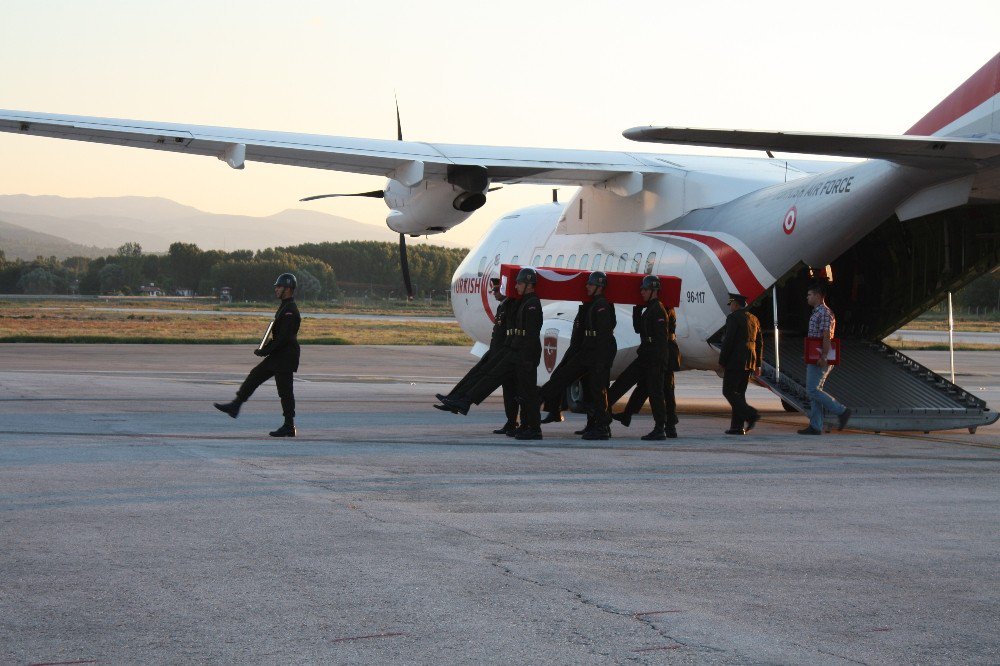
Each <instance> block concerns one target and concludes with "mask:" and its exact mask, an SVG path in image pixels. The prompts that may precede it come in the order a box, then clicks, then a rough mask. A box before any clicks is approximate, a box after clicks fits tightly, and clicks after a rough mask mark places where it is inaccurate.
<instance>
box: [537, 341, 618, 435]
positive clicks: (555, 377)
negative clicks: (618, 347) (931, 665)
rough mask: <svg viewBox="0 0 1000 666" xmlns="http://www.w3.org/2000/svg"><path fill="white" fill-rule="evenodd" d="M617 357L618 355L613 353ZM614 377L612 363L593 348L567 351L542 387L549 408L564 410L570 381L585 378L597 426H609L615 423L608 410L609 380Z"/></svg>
mask: <svg viewBox="0 0 1000 666" xmlns="http://www.w3.org/2000/svg"><path fill="white" fill-rule="evenodd" d="M611 358H612V359H613V358H614V355H613V354H612V355H611ZM610 378H611V362H610V361H605V360H604V359H603V358H600V356H599V355H598V354H596V353H594V352H592V351H590V350H584V351H580V352H576V353H574V354H573V355H572V356H571V355H569V354H567V355H566V358H564V359H563V361H562V363H560V364H559V367H557V368H556V369H555V370H554V371H553V372H552V376H551V377H550V378H549V381H547V382H545V386H543V387H542V390H541V398H542V400H543V401H544V406H545V411H547V412H552V411H558V410H560V409H562V404H563V397H564V396H565V394H566V389H567V388H568V387H569V385H570V384H572V383H573V382H575V381H576V380H578V379H582V384H583V390H584V394H585V396H586V400H587V402H588V403H589V405H588V406H589V410H590V413H591V414H590V415H591V418H592V420H593V423H594V425H598V426H606V425H608V424H609V423H611V413H610V412H609V411H608V382H609V381H610Z"/></svg>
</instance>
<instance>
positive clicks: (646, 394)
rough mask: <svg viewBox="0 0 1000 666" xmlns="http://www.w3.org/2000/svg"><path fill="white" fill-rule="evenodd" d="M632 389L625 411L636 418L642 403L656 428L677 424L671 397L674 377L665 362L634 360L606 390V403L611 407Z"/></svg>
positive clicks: (675, 405) (674, 406) (674, 402)
mask: <svg viewBox="0 0 1000 666" xmlns="http://www.w3.org/2000/svg"><path fill="white" fill-rule="evenodd" d="M633 386H635V390H634V391H632V395H631V396H629V400H628V404H627V405H626V407H625V411H626V412H628V413H629V414H637V413H638V412H639V410H640V409H642V405H643V403H644V402H646V400H647V399H648V400H649V407H650V409H651V410H652V411H653V420H655V421H656V423H658V424H660V425H675V424H676V423H677V401H676V399H675V396H674V373H673V371H671V370H668V369H667V363H666V361H659V360H651V359H645V358H641V357H640V358H637V359H635V360H634V361H632V362H631V363H630V364H629V365H628V367H627V368H625V370H624V371H623V372H622V373H621V374H620V375H618V379H616V380H615V383H614V384H612V385H611V388H610V389H609V390H608V403H609V404H611V405H613V404H615V403H616V402H618V401H619V400H621V397H622V396H623V395H625V393H626V392H627V391H628V390H629V389H630V388H632V387H633Z"/></svg>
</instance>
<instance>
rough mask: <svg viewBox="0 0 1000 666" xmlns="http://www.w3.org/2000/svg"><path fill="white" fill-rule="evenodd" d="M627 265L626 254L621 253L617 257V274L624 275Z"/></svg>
mask: <svg viewBox="0 0 1000 666" xmlns="http://www.w3.org/2000/svg"><path fill="white" fill-rule="evenodd" d="M627 264H628V252H622V253H621V255H619V257H618V272H619V273H624V272H625V267H626V265H627Z"/></svg>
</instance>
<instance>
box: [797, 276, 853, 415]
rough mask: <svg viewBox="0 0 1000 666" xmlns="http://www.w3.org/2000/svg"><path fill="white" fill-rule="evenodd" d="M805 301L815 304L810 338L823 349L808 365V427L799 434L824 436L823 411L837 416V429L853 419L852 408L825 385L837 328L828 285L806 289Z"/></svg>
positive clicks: (810, 321)
mask: <svg viewBox="0 0 1000 666" xmlns="http://www.w3.org/2000/svg"><path fill="white" fill-rule="evenodd" d="M806 302H807V303H809V305H811V306H812V308H813V311H812V315H811V316H810V317H809V332H808V333H807V335H808V336H809V337H810V338H819V339H820V342H821V349H820V354H819V359H818V360H817V361H816V363H815V365H813V364H809V363H807V364H806V392H807V393H808V394H809V427H808V428H803V429H802V430H799V431H798V433H799V434H800V435H822V434H823V412H824V411H827V412H830V413H832V414H836V415H837V422H838V423H837V425H838V430H843V429H844V427H845V426H846V425H847V422H848V420H850V418H851V410H850V409H849V408H847V407H845V406H844V405H842V404H840V403H839V402H837V401H836V400H834V399H833V396H831V395H830V394H829V393H826V392H825V391H823V384H825V383H826V378H827V377H829V376H830V370H832V369H833V368H832V367H831V366H830V365H829V364H828V363H827V356H828V355H829V353H830V344H831V342H830V341H831V340H832V339H833V333H834V330H835V329H836V327H837V318H836V317H834V316H833V311H831V310H830V308H828V307H827V305H826V285H825V284H823V283H821V282H817V283H816V284H814V285H812V286H811V287H809V291H808V292H806Z"/></svg>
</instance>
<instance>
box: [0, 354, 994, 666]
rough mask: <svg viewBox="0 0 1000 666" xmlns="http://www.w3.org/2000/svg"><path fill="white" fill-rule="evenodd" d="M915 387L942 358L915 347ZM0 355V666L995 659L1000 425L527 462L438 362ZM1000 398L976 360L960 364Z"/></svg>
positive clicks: (691, 439)
mask: <svg viewBox="0 0 1000 666" xmlns="http://www.w3.org/2000/svg"><path fill="white" fill-rule="evenodd" d="M912 355H913V356H914V357H915V358H917V359H918V360H919V361H920V362H922V363H924V364H925V365H928V366H929V367H931V368H932V369H934V370H936V371H938V372H941V371H943V370H945V369H946V368H947V353H945V352H925V353H913V354H912ZM255 360H256V359H255V357H253V356H252V355H251V354H250V349H249V348H244V347H235V346H228V345H227V346H209V345H193V346H173V345H155V346H140V345H32V344H21V345H0V543H2V544H3V545H4V554H3V557H2V558H0V663H12V664H42V663H49V664H51V663H57V662H74V663H101V664H105V663H191V662H199V663H218V662H225V663H235V662H240V663H275V662H280V663H307V662H327V663H330V662H332V663H373V662H377V663H389V664H392V663H399V664H403V663H428V664H429V663H435V664H437V663H510V662H515V663H608V662H613V663H673V662H677V663H760V662H775V663H810V664H842V663H913V662H919V663H981V664H989V663H997V662H998V661H1000V639H998V636H1000V583H998V580H1000V579H998V577H997V576H996V570H997V565H998V563H1000V562H998V560H1000V558H998V555H997V553H998V552H1000V548H998V547H1000V529H998V527H1000V524H998V518H997V516H998V515H1000V483H998V471H1000V427H998V426H997V425H993V426H990V427H988V428H981V429H980V430H979V432H978V433H977V434H976V435H970V434H968V433H967V432H965V431H960V432H949V433H933V434H931V435H922V434H899V435H874V434H870V433H859V432H851V431H848V432H844V433H833V434H829V435H826V436H823V437H813V438H804V437H800V436H797V435H796V434H795V430H796V429H797V428H800V427H803V425H804V423H805V421H804V419H803V418H802V417H801V416H798V415H792V414H786V413H784V412H783V411H781V408H780V405H779V403H778V401H777V400H776V399H774V398H773V397H772V396H771V395H770V394H769V393H767V392H765V391H764V390H762V389H759V388H752V389H751V391H750V394H749V398H750V401H751V403H753V404H756V405H757V406H758V407H760V408H762V409H764V410H765V411H766V413H765V415H764V419H763V421H762V422H761V423H760V424H759V425H758V426H757V428H756V429H755V430H754V431H753V433H752V435H751V436H749V437H745V438H733V437H727V436H725V435H723V434H722V431H723V430H724V429H725V427H726V424H727V421H728V415H727V414H726V413H725V409H724V403H723V401H722V399H721V397H720V396H719V389H720V383H721V380H719V379H718V378H717V377H715V376H714V375H712V374H710V373H701V372H690V373H681V374H680V375H678V396H679V403H680V407H681V415H680V416H681V423H680V425H679V427H678V430H679V432H680V438H679V439H677V440H673V441H670V442H667V443H654V444H649V443H646V442H641V441H640V440H639V439H638V436H639V435H641V434H643V433H645V432H646V431H647V430H648V429H649V427H650V426H651V419H650V417H649V415H648V414H644V415H641V416H639V417H637V418H636V420H635V421H634V422H633V425H632V427H631V428H629V429H625V428H621V427H620V426H617V424H616V426H617V427H616V429H615V431H614V434H615V437H614V439H612V440H611V441H608V442H584V441H582V440H580V439H578V438H576V437H574V436H573V435H572V431H573V430H574V429H576V428H579V427H582V422H581V421H580V417H577V416H570V418H569V420H568V421H567V422H565V423H561V424H556V425H554V426H552V427H547V428H546V430H545V437H546V439H545V440H543V441H540V442H517V441H515V440H511V439H507V438H505V437H499V436H496V435H493V434H491V433H490V430H492V428H494V427H497V426H499V425H500V424H501V422H502V420H503V419H502V406H501V403H500V400H499V398H498V397H494V398H490V399H489V400H488V401H487V402H486V403H484V404H483V405H482V406H480V407H479V408H475V409H474V410H473V411H472V412H471V413H470V415H469V416H468V417H460V416H455V415H451V414H446V413H442V412H439V411H436V410H434V409H432V408H431V406H430V405H431V403H432V401H433V397H432V396H433V394H434V393H435V392H440V391H441V390H443V389H447V388H448V387H449V386H450V385H451V384H452V383H453V382H454V381H455V380H456V379H457V378H458V377H460V376H461V375H462V374H463V373H464V371H465V370H466V369H467V368H468V367H469V366H470V365H471V364H472V362H473V360H474V359H473V358H472V357H471V356H469V354H468V353H467V351H466V350H464V349H458V348H453V347H353V346H351V347H349V346H339V347H338V346H333V347H328V346H323V347H307V348H306V349H305V351H304V358H303V373H301V374H300V375H299V376H298V379H297V381H296V394H297V397H298V402H299V405H298V410H299V418H298V423H299V426H300V429H301V437H299V438H297V439H294V440H275V439H271V438H269V437H267V435H266V432H267V431H268V430H270V429H271V428H273V427H276V426H277V425H279V423H280V415H279V413H278V412H279V409H278V405H277V397H276V395H275V391H274V387H273V384H271V383H270V382H269V383H267V384H265V385H264V386H263V387H261V389H260V391H259V392H258V394H257V395H255V396H254V398H253V399H252V400H251V402H250V403H248V404H247V405H246V406H245V408H244V413H243V414H242V415H241V416H240V418H239V419H238V420H235V421H234V420H231V419H229V418H228V417H226V416H224V415H222V414H221V413H219V412H217V411H216V410H214V409H213V408H212V407H211V404H210V403H211V402H212V401H213V400H228V399H229V398H230V397H231V396H232V394H233V392H234V390H235V388H236V386H237V385H238V383H239V381H241V380H242V378H243V376H244V375H245V373H246V371H247V370H248V369H249V368H250V367H251V365H252V364H253V362H254V361H255ZM956 362H957V366H958V377H957V380H958V383H959V384H960V385H962V386H963V387H965V388H967V389H969V390H971V391H973V392H975V393H977V394H978V395H980V396H981V397H983V398H984V399H986V400H987V401H988V402H989V403H990V405H991V407H993V408H996V407H997V406H998V405H1000V355H998V354H995V353H958V354H956Z"/></svg>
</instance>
